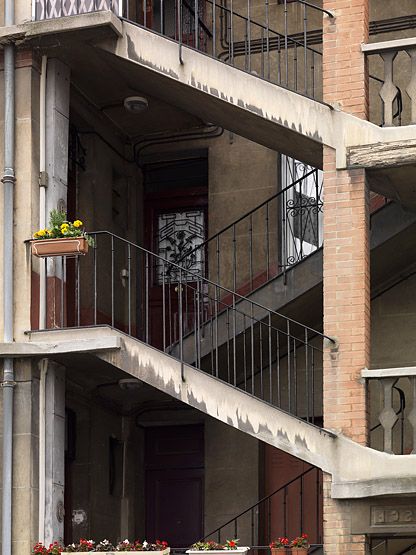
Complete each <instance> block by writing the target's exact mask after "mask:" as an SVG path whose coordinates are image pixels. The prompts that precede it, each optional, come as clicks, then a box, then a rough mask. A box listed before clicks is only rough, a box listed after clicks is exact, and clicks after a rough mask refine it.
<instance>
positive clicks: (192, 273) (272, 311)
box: [88, 230, 336, 344]
mask: <svg viewBox="0 0 416 555" xmlns="http://www.w3.org/2000/svg"><path fill="white" fill-rule="evenodd" d="M88 233H89V235H92V236H96V235H104V234H106V235H108V236H110V237H113V238H116V239H117V240H119V241H122V242H124V243H125V244H128V245H130V246H132V247H135V248H137V249H138V250H140V251H142V252H144V253H145V254H147V255H150V256H152V257H154V258H157V259H158V260H160V261H161V262H162V263H163V264H165V265H167V266H170V267H174V268H175V269H176V270H177V271H178V272H180V273H182V274H190V275H192V277H194V278H195V280H194V281H197V282H198V281H199V282H206V283H208V284H209V285H211V286H212V287H216V288H218V289H221V290H222V291H225V292H226V293H228V294H229V295H232V296H233V297H234V298H237V299H238V300H239V301H243V302H248V303H250V304H251V305H252V306H255V307H257V308H259V309H261V310H265V311H267V312H269V313H271V314H273V315H275V316H277V317H278V318H282V319H284V320H286V321H288V322H290V323H291V324H294V325H296V326H300V327H301V328H303V329H306V330H308V331H310V332H312V333H313V334H315V335H318V336H320V337H322V338H323V339H326V340H328V341H329V342H330V343H332V344H335V343H336V341H335V339H333V338H331V337H329V336H327V335H325V334H323V333H322V332H320V331H318V330H316V329H314V328H311V327H310V326H307V325H305V324H302V322H298V321H297V320H294V319H293V318H290V317H289V316H286V315H285V314H282V313H280V312H277V311H275V310H272V309H270V308H267V307H266V306H264V305H262V304H260V303H258V302H256V301H253V300H251V299H247V297H244V296H243V295H240V294H239V293H237V292H235V291H232V290H231V289H228V288H227V287H224V286H223V285H219V284H217V283H215V282H213V281H211V280H210V279H208V278H205V277H202V276H200V275H199V274H197V273H195V272H192V271H191V270H187V269H185V268H183V267H182V266H180V265H178V264H176V263H175V262H171V261H170V260H167V259H166V258H163V257H162V256H160V255H158V254H156V253H154V252H152V251H150V250H148V249H146V248H144V247H142V246H140V245H137V244H136V243H133V242H132V241H129V240H128V239H125V238H123V237H120V236H119V235H117V234H115V233H112V232H111V231H107V230H100V231H90V232H88ZM282 333H285V332H282Z"/></svg>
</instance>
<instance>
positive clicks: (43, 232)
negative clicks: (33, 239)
mask: <svg viewBox="0 0 416 555" xmlns="http://www.w3.org/2000/svg"><path fill="white" fill-rule="evenodd" d="M38 235H39V237H45V230H44V229H40V230H39V231H38Z"/></svg>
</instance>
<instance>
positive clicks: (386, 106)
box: [379, 51, 398, 126]
mask: <svg viewBox="0 0 416 555" xmlns="http://www.w3.org/2000/svg"><path fill="white" fill-rule="evenodd" d="M380 56H381V58H382V59H383V62H384V83H383V86H382V87H381V89H380V93H379V94H380V97H381V99H382V101H383V113H384V117H383V121H384V125H387V126H389V125H393V102H394V99H395V98H396V96H397V91H398V89H397V87H396V85H395V84H394V82H393V65H394V59H395V58H396V56H397V51H396V52H381V53H380Z"/></svg>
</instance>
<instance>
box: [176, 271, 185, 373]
mask: <svg viewBox="0 0 416 555" xmlns="http://www.w3.org/2000/svg"><path fill="white" fill-rule="evenodd" d="M178 286H179V306H178V312H179V360H180V362H181V380H182V382H184V381H185V373H184V372H185V367H184V360H183V312H182V311H183V308H182V295H183V287H182V268H180V269H179V284H178Z"/></svg>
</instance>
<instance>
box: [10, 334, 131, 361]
mask: <svg viewBox="0 0 416 555" xmlns="http://www.w3.org/2000/svg"><path fill="white" fill-rule="evenodd" d="M120 347H121V343H120V338H119V337H115V336H108V337H107V336H104V337H100V336H97V337H96V338H95V339H92V340H91V339H79V335H78V337H77V338H74V339H71V341H58V342H57V343H53V342H52V343H43V342H39V343H38V342H36V343H28V342H22V343H19V342H15V343H0V353H1V355H2V356H8V357H18V358H23V357H33V356H37V355H41V354H43V353H45V352H48V353H49V354H51V355H53V354H59V353H89V352H98V351H103V350H104V351H106V350H109V349H111V350H113V349H119V348H120Z"/></svg>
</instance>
